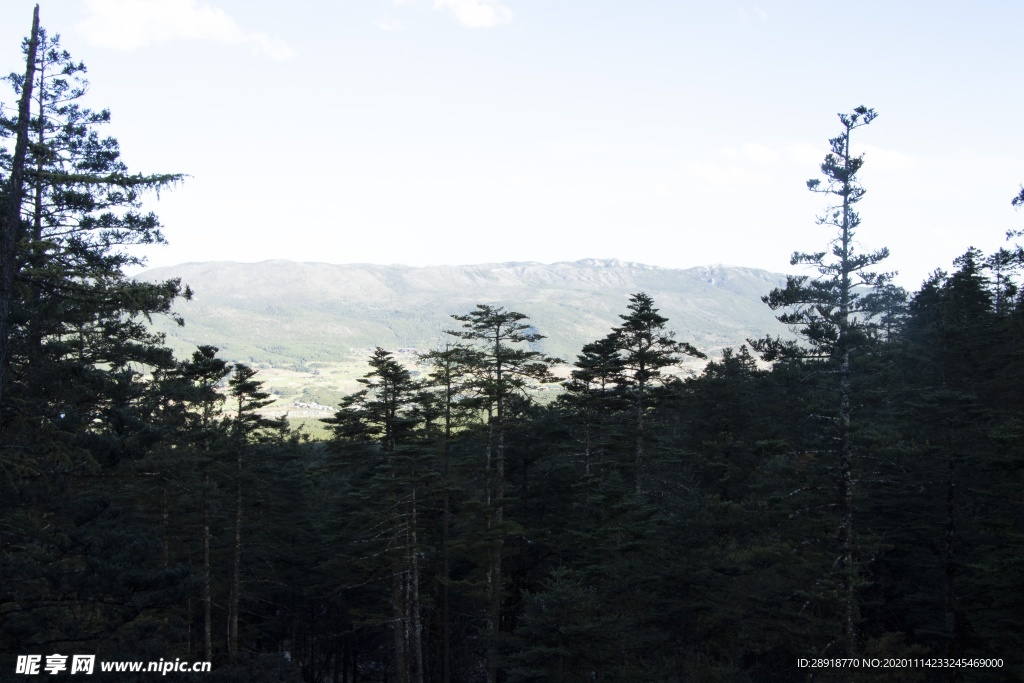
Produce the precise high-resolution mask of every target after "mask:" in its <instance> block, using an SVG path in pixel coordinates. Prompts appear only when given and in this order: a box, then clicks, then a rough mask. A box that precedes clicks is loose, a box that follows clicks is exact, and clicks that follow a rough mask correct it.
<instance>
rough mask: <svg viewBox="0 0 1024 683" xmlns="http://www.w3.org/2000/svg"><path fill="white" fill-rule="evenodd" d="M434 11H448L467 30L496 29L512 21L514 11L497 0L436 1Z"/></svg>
mask: <svg viewBox="0 0 1024 683" xmlns="http://www.w3.org/2000/svg"><path fill="white" fill-rule="evenodd" d="M434 9H437V10H441V9H447V10H449V11H451V13H452V14H454V15H455V18H456V19H457V20H458V22H459V23H460V24H462V25H463V26H465V27H466V28H494V27H495V26H502V25H504V24H507V23H509V22H511V21H512V10H510V9H509V8H508V7H505V6H504V5H501V4H499V3H498V1H497V0H434Z"/></svg>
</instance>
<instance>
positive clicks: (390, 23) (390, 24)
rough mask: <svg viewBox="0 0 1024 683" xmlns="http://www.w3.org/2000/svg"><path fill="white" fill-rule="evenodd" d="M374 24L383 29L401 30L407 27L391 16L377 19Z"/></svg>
mask: <svg viewBox="0 0 1024 683" xmlns="http://www.w3.org/2000/svg"><path fill="white" fill-rule="evenodd" d="M373 25H374V26H376V27H377V28H379V29H380V30H381V31H401V30H402V29H403V28H405V26H403V25H402V24H400V23H399V22H397V21H395V20H394V19H392V18H391V17H384V18H383V19H375V20H374V22H373Z"/></svg>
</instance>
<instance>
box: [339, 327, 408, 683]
mask: <svg viewBox="0 0 1024 683" xmlns="http://www.w3.org/2000/svg"><path fill="white" fill-rule="evenodd" d="M369 364H370V367H371V370H370V372H369V373H367V374H366V376H365V377H362V378H361V379H360V380H359V382H360V383H361V384H363V385H364V386H365V387H366V388H365V389H362V390H360V391H359V392H356V393H355V394H352V395H350V396H347V397H345V398H344V399H343V400H342V402H341V407H340V409H339V410H338V411H337V412H336V413H335V415H334V417H332V418H328V419H326V420H324V422H326V423H327V424H328V425H330V427H331V429H332V430H333V431H334V433H335V439H336V440H335V445H336V447H337V448H339V449H342V448H345V447H346V444H351V445H352V447H351V448H350V451H351V453H352V454H353V455H354V454H365V455H366V456H367V457H368V458H370V459H371V461H373V462H375V463H377V464H376V466H375V467H373V469H372V474H371V477H370V479H369V481H367V482H365V483H364V485H363V491H361V495H362V496H364V497H365V498H366V501H367V504H366V506H365V508H364V510H363V512H364V513H368V514H367V517H366V519H365V521H363V526H364V527H366V528H367V529H368V531H369V534H368V535H369V536H370V537H371V538H373V539H375V541H376V543H375V544H377V545H379V544H383V548H382V549H381V550H380V553H379V554H380V556H381V557H382V558H383V559H384V560H385V565H384V568H385V569H386V572H387V574H386V575H387V576H388V577H389V579H390V581H389V583H390V612H391V616H390V618H389V619H387V620H386V621H387V622H390V624H391V630H392V640H393V646H392V652H393V658H392V660H393V661H392V667H393V671H394V674H395V677H396V680H398V681H400V682H401V683H414V682H415V683H422V682H423V680H424V657H423V606H422V600H421V598H420V586H421V583H422V577H421V574H422V571H421V560H420V558H421V556H422V555H423V548H422V546H421V542H420V535H421V530H420V526H421V520H420V517H421V514H422V512H421V503H420V500H421V498H422V494H421V488H422V487H423V480H424V479H425V477H426V472H425V471H424V470H425V469H426V468H425V467H424V466H423V463H421V462H420V461H421V455H422V453H421V449H420V447H419V445H418V444H415V443H413V438H414V431H415V429H416V427H417V426H418V424H419V422H420V415H419V414H418V412H417V405H416V401H417V398H418V392H419V389H420V388H419V387H418V385H417V383H416V382H414V381H413V380H412V377H411V374H410V372H409V371H408V370H407V369H406V368H404V367H403V366H402V365H401V364H400V363H398V361H396V360H395V359H394V357H393V355H392V354H391V353H390V352H389V351H386V350H384V349H382V348H380V347H377V349H376V350H375V351H374V353H373V355H372V356H371V357H370V360H369ZM370 444H372V445H373V448H371V449H365V447H366V446H367V445H370ZM360 446H363V448H362V449H361V448H360ZM361 542H362V543H369V542H370V540H369V539H368V538H363V539H362V540H361ZM381 568H382V567H381V565H380V563H379V562H377V561H375V562H373V563H372V565H371V567H370V568H369V569H368V571H370V572H371V573H378V572H379V571H380V569H381Z"/></svg>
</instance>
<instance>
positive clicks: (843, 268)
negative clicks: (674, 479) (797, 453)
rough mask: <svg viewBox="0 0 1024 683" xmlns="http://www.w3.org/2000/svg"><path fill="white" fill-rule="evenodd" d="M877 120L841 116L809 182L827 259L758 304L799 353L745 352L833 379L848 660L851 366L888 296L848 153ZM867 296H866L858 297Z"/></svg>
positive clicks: (820, 255) (859, 111) (803, 261)
mask: <svg viewBox="0 0 1024 683" xmlns="http://www.w3.org/2000/svg"><path fill="white" fill-rule="evenodd" d="M875 117H876V114H875V111H874V110H873V109H868V108H867V107H864V106H860V107H857V108H856V109H854V110H853V111H852V112H851V113H849V114H839V121H840V123H841V124H842V132H841V133H840V134H839V135H838V136H836V137H834V138H832V139H831V140H829V144H830V146H831V152H830V153H829V154H828V155H826V156H825V160H824V162H823V163H822V164H821V172H822V175H824V177H825V183H824V184H822V181H821V180H820V179H811V180H808V181H807V187H808V189H810V190H811V191H812V192H819V193H822V194H825V195H827V196H829V197H831V198H835V199H833V201H835V202H837V203H836V204H833V205H830V206H829V207H828V209H827V210H826V213H825V215H823V216H821V217H819V218H818V223H819V224H820V225H824V226H826V227H828V228H829V229H831V230H833V231H835V236H834V237H833V238H832V239H831V240H830V242H829V244H830V245H831V248H830V249H829V250H828V251H820V252H813V253H802V252H797V253H794V254H793V257H792V259H791V261H790V262H791V264H792V265H794V266H796V265H804V266H810V267H812V268H814V269H815V270H816V271H817V272H818V276H819V277H817V278H815V279H811V278H809V277H808V276H789V277H788V278H787V281H786V287H785V288H783V289H775V290H773V291H772V292H771V293H770V294H768V295H767V296H765V297H763V300H764V302H765V303H767V304H768V305H769V306H770V307H771V308H772V309H773V310H778V309H784V310H786V311H787V312H785V313H782V314H780V315H779V316H778V319H779V321H781V322H783V323H786V324H787V325H790V326H792V327H793V328H794V329H795V330H797V331H798V332H799V334H800V335H801V336H802V337H803V341H804V344H805V345H804V346H800V345H799V344H797V343H796V342H783V341H781V340H780V339H778V338H775V339H772V338H765V339H762V340H757V341H752V342H751V344H752V345H753V346H754V348H755V349H757V350H758V351H759V352H761V357H762V358H763V359H764V360H766V361H773V360H776V359H780V358H789V359H799V360H802V361H804V362H812V363H820V364H822V369H823V370H824V371H825V372H826V373H828V375H830V376H831V377H834V379H835V388H834V392H835V394H834V397H835V398H834V401H835V403H834V405H835V408H834V420H835V425H836V429H835V438H836V440H837V447H836V455H837V460H838V462H837V465H838V474H839V476H838V484H837V488H838V491H837V493H838V510H839V517H840V519H839V538H840V546H841V548H840V557H839V561H838V563H837V564H838V568H839V575H840V580H841V584H842V587H841V594H842V630H843V639H844V643H845V651H846V653H847V655H848V656H851V657H852V656H854V654H855V652H856V650H857V618H858V617H857V601H856V588H857V583H858V577H857V575H858V568H857V560H856V558H855V533H854V519H853V509H854V476H853V469H854V459H855V455H854V452H853V437H852V417H851V411H852V405H853V403H852V387H853V384H852V379H853V378H852V373H853V370H852V364H851V362H852V358H853V356H854V354H856V353H857V352H859V351H860V350H862V349H864V348H865V346H866V344H867V343H868V342H869V341H870V340H871V338H872V337H873V336H874V332H875V331H876V330H877V329H878V322H877V321H876V320H875V319H874V318H873V316H874V315H875V314H876V313H877V311H878V301H877V299H878V297H879V296H880V294H881V293H882V292H884V291H885V290H886V287H887V285H888V283H889V280H890V278H891V274H890V273H881V272H876V271H874V270H872V269H873V268H874V267H875V266H876V265H877V264H879V263H880V262H882V261H883V260H885V259H886V258H887V257H888V255H889V251H888V249H879V250H877V251H873V252H866V253H861V252H860V251H859V250H858V249H857V243H856V241H855V236H856V233H857V228H858V227H859V226H860V216H859V214H858V213H857V212H856V211H854V206H855V205H856V204H857V203H858V202H860V200H861V199H863V197H864V193H865V190H864V189H863V188H862V187H861V186H860V184H859V183H858V179H857V173H858V171H859V170H860V169H861V167H862V166H863V164H864V158H863V155H861V156H855V155H854V154H853V153H852V152H851V151H850V136H851V134H852V133H853V131H854V130H856V129H857V128H860V127H862V126H866V125H868V124H870V123H871V122H872V121H873V120H874V119H875ZM863 290H868V292H869V293H868V294H862V291H863Z"/></svg>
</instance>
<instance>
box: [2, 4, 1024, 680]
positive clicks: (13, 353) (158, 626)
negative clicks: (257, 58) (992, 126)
mask: <svg viewBox="0 0 1024 683" xmlns="http://www.w3.org/2000/svg"><path fill="white" fill-rule="evenodd" d="M37 12H38V10H37ZM24 54H25V63H24V70H23V71H20V72H19V73H17V74H14V75H12V76H11V77H9V78H8V79H7V80H8V81H9V85H10V86H11V87H12V91H11V92H12V93H13V95H12V97H13V98H14V100H15V102H14V105H13V106H12V107H10V108H8V107H6V106H5V107H4V109H3V112H2V116H3V118H2V121H0V123H2V125H0V136H2V137H0V145H2V152H0V169H2V170H0V181H2V185H0V210H2V214H0V473H2V476H0V577H2V580H0V671H2V673H0V679H3V680H32V679H33V678H36V676H33V675H25V674H24V672H21V673H18V674H17V675H16V674H15V671H16V667H17V666H18V663H17V660H18V657H24V656H26V655H42V657H43V661H44V662H45V661H46V657H47V656H49V655H53V654H62V655H72V654H87V655H95V656H96V658H97V661H120V660H132V661H134V660H139V661H158V660H161V661H175V660H178V659H180V660H182V661H186V660H187V661H208V662H211V663H212V672H210V673H196V674H191V673H174V674H173V675H170V676H168V680H181V681H192V680H194V681H200V680H202V681H211V682H213V681H221V682H235V681H237V682H243V681H251V682H257V683H258V682H267V683H269V682H271V681H280V682H293V683H294V682H299V681H308V682H322V683H327V682H333V683H340V682H344V683H354V682H356V681H362V682H370V681H378V682H384V681H386V682H388V683H426V682H444V683H448V682H451V681H466V682H470V681H486V682H487V683H497V682H507V683H513V682H519V683H522V682H526V681H730V682H731V681H751V682H754V681H756V682H768V681H795V680H844V681H845V680H872V681H926V680H948V681H1001V680H1002V681H1012V680H1021V679H1022V677H1024V616H1022V615H1024V505H1022V503H1024V412H1022V409H1024V396H1022V388H1024V344H1022V342H1024V294H1022V292H1021V291H1020V290H1019V289H1018V286H1017V282H1018V281H1019V279H1020V276H1021V272H1022V268H1024V249H1022V247H1021V246H1020V245H1019V244H1018V240H1020V239H1021V238H1022V237H1024V231H1019V232H1014V231H1011V232H1010V233H1008V234H1007V242H1006V246H1005V248H1002V249H1000V250H998V251H997V252H996V253H991V254H989V253H983V252H981V251H979V250H977V249H974V248H967V245H965V248H966V251H965V252H964V253H963V254H962V255H960V256H959V257H957V258H956V259H955V261H953V269H952V270H950V271H949V272H947V271H944V270H936V271H934V274H933V275H932V276H931V277H929V278H928V279H927V281H925V282H924V283H923V284H922V285H921V286H920V289H918V290H917V291H916V292H908V291H905V290H903V289H901V288H899V287H897V286H896V285H895V284H893V281H892V276H891V274H890V273H889V272H888V271H886V270H885V268H886V267H887V258H888V251H887V250H886V249H885V248H879V249H877V250H863V249H862V248H861V247H860V245H859V243H858V242H857V240H856V234H857V229H858V227H859V224H860V217H859V215H858V213H857V211H856V208H857V203H858V201H859V200H860V199H861V198H862V196H863V194H864V188H863V187H861V185H860V184H859V181H858V171H859V170H860V168H861V166H862V164H863V163H864V159H863V158H862V157H859V156H856V155H853V154H852V153H851V151H850V143H851V139H852V138H855V137H856V136H859V135H862V134H866V133H867V132H868V131H867V130H862V129H863V128H864V127H866V126H868V125H869V124H871V123H872V121H873V120H874V119H875V116H876V114H875V112H874V110H872V109H869V108H866V107H863V106H861V107H857V108H855V109H853V110H851V111H849V112H848V113H843V114H840V115H839V119H838V125H837V129H836V130H837V132H836V137H834V138H833V139H831V140H830V148H831V152H830V153H829V154H828V155H827V156H826V157H825V159H824V161H823V163H822V164H821V167H820V177H819V178H818V179H815V180H811V181H808V189H809V190H810V191H813V192H816V193H819V194H820V195H821V200H822V207H823V208H822V215H821V216H820V217H819V218H818V222H819V223H820V225H821V233H820V234H821V236H822V237H821V243H820V244H819V245H817V246H815V245H794V246H796V247H804V248H806V247H808V246H809V247H812V248H814V249H815V250H814V251H810V252H797V253H795V254H794V256H793V266H794V267H795V268H796V269H799V270H801V271H803V272H807V273H810V274H809V275H798V276H791V277H789V279H788V282H787V284H786V286H785V287H782V288H779V289H776V290H774V291H771V292H765V296H764V302H765V305H767V306H770V307H771V308H772V309H773V310H774V311H775V312H776V314H777V315H778V316H779V319H780V320H781V321H782V322H784V323H786V324H787V325H789V326H790V328H791V329H792V330H793V337H792V338H790V339H786V338H777V337H775V338H773V337H764V338H760V339H751V340H749V342H748V344H747V345H744V346H741V347H740V348H738V349H728V350H726V351H725V352H724V353H723V354H722V355H721V356H720V357H718V358H711V359H708V363H707V365H706V366H705V368H704V370H703V371H702V372H701V373H700V374H698V375H695V376H689V377H681V376H679V375H678V374H677V373H673V368H675V367H676V366H677V364H678V363H679V361H680V359H681V358H683V357H700V356H701V355H702V354H701V352H700V351H699V350H697V349H696V348H695V347H694V346H692V345H691V344H689V343H687V342H685V341H683V340H682V339H679V338H677V337H676V336H675V334H674V333H673V332H672V326H671V321H669V320H667V319H665V318H664V317H663V316H661V315H660V314H659V312H658V307H657V302H656V301H653V300H652V299H651V297H649V296H648V295H646V294H645V293H643V292H637V293H636V294H634V295H633V296H632V297H631V298H630V299H629V300H628V301H623V302H622V310H621V315H620V316H619V319H620V320H621V322H620V323H618V324H617V325H615V326H613V327H611V328H610V329H609V330H608V334H607V336H604V337H603V338H600V339H596V340H594V341H593V342H591V343H589V344H587V345H586V346H584V347H583V348H582V349H581V350H580V351H579V354H578V356H577V357H576V358H574V359H556V358H551V357H548V356H546V355H545V354H543V353H542V352H540V351H538V350H536V345H535V344H534V342H536V341H538V340H539V339H540V338H541V335H542V334H544V332H545V331H544V330H535V329H534V328H533V326H532V325H531V324H530V320H529V318H528V317H527V314H526V313H522V312H518V311H515V310H508V309H506V308H502V307H496V306H490V305H484V304H481V305H479V306H477V307H476V308H475V309H473V310H470V311H467V312H465V314H463V315H458V316H455V317H454V319H453V320H452V321H451V329H450V333H449V334H448V336H449V337H450V343H448V344H446V345H444V347H443V348H438V349H435V350H433V351H431V352H429V353H426V354H424V355H422V356H421V357H420V365H419V366H418V368H416V369H418V370H419V371H420V372H419V375H418V376H416V377H415V378H414V376H413V373H412V370H413V368H409V367H405V366H403V365H401V364H400V363H398V362H397V361H396V360H395V358H394V356H393V355H392V353H391V352H389V351H388V350H386V349H383V348H378V349H377V350H376V351H375V352H374V353H373V355H372V356H371V357H370V358H368V359H367V371H366V374H365V377H364V378H363V379H362V380H361V387H362V388H361V389H360V390H359V391H358V392H356V393H353V394H351V395H349V396H347V397H346V398H345V399H344V400H343V401H342V402H341V404H340V405H338V406H337V411H336V413H335V414H334V416H333V417H331V418H329V419H328V420H326V424H327V426H328V427H329V430H330V434H331V437H330V438H329V439H327V440H320V441H318V440H313V439H310V438H309V437H308V436H305V435H304V434H303V433H301V432H300V431H297V430H294V429H292V428H291V427H290V426H289V424H288V423H287V421H285V420H281V419H269V418H267V417H265V416H264V415H263V413H261V412H260V409H261V408H263V407H265V406H266V405H267V404H268V403H269V401H270V395H269V394H268V392H266V391H265V390H264V389H263V386H262V385H261V382H260V379H259V375H258V373H257V372H256V371H255V370H254V369H253V368H251V367H249V366H247V365H245V364H242V363H229V362H227V361H225V360H224V359H222V358H220V357H218V351H217V348H216V344H217V340H216V339H211V340H209V345H207V346H201V347H199V348H198V349H197V350H196V351H195V352H194V353H193V354H192V355H191V356H190V357H185V358H177V357H175V356H174V354H173V353H172V352H171V351H170V350H169V349H168V348H167V347H166V346H165V345H164V343H163V342H164V339H163V338H162V337H161V336H160V335H158V334H156V333H154V332H153V331H152V329H151V327H150V325H149V323H150V321H151V320H152V319H153V318H154V317H157V316H174V315H175V314H174V304H175V301H176V300H179V299H180V298H188V297H189V296H191V292H190V290H189V289H188V287H187V286H185V285H184V284H183V283H181V282H180V281H177V280H169V281H166V282H161V283H145V282H140V281H137V280H135V279H133V278H132V277H130V276H129V275H127V274H126V270H127V269H128V268H129V267H131V266H134V265H137V264H138V263H139V261H140V259H139V258H138V257H137V256H134V255H133V254H134V252H133V251H132V248H133V247H134V246H135V245H144V244H153V243H160V242H162V241H163V240H164V237H163V234H162V231H161V228H162V226H161V224H160V222H159V220H158V218H157V217H156V216H155V215H154V214H152V213H149V212H147V211H146V210H144V208H143V206H144V204H143V202H144V199H145V197H146V196H147V194H148V193H152V192H157V191H160V190H166V189H169V188H171V187H172V186H173V185H174V184H175V183H177V182H178V181H180V180H181V179H182V176H180V175H177V174H151V175H145V174H137V173H133V172H130V171H129V169H128V168H127V167H126V165H125V164H124V163H123V162H122V160H121V157H120V149H119V146H118V143H117V141H116V140H115V139H113V138H111V137H109V136H107V135H106V134H105V132H104V130H105V129H104V126H105V124H107V123H108V122H109V120H110V113H109V112H108V111H106V110H95V109H90V108H87V107H86V106H85V105H84V104H83V97H84V95H85V81H84V74H85V66H84V65H83V64H81V63H79V62H76V61H75V60H74V59H73V58H72V57H71V55H70V54H68V53H67V52H66V51H64V50H63V49H62V48H61V46H60V43H59V39H58V38H56V37H54V36H51V35H50V34H49V33H47V31H45V30H44V29H42V28H40V27H39V26H38V14H37V18H36V23H35V24H34V25H33V28H32V32H31V34H30V37H29V38H28V39H26V41H25V43H24ZM1007 201H1012V202H1013V204H1014V205H1015V206H1020V205H1024V189H1022V190H1021V193H1020V194H1019V195H1018V196H1016V197H1007ZM950 256H951V258H952V257H953V256H954V255H950ZM179 322H182V323H184V322H187V321H179ZM566 365H568V366H570V367H569V370H570V372H569V373H568V375H566V373H565V372H563V373H562V376H561V377H559V376H558V375H557V374H556V372H555V371H556V370H557V368H558V367H565V366H566ZM566 376H568V379H566ZM542 384H550V385H555V384H560V385H561V391H560V392H559V393H558V396H557V398H556V399H554V400H547V401H544V402H540V401H537V400H536V399H535V397H536V393H535V392H533V391H532V388H534V387H537V386H539V385H542ZM822 662H825V663H826V664H824V665H823V664H822ZM815 663H818V665H817V666H816V665H815ZM854 663H856V665H854ZM38 675H39V676H40V677H44V678H45V679H47V680H48V679H64V678H68V679H72V680H74V679H75V678H76V676H77V674H75V675H72V674H71V672H70V671H66V670H65V671H60V672H58V673H47V672H45V671H40V672H39V674H38ZM155 675H156V674H153V673H138V674H132V673H124V672H121V673H111V672H106V673H105V672H102V671H100V670H99V668H97V670H96V672H95V673H94V674H93V677H94V680H113V681H136V680H138V681H142V680H153V677H154V676H155Z"/></svg>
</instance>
